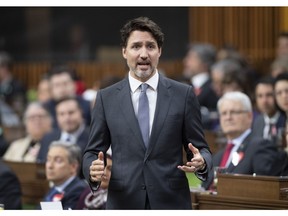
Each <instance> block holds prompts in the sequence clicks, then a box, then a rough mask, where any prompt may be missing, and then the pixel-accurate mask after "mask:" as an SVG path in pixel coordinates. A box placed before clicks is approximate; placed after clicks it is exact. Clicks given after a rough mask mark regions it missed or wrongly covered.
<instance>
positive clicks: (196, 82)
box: [191, 73, 209, 88]
mask: <svg viewBox="0 0 288 216" xmlns="http://www.w3.org/2000/svg"><path fill="white" fill-rule="evenodd" d="M208 79H209V74H208V73H199V74H197V75H195V76H193V77H192V78H191V82H192V84H193V86H194V87H195V88H200V87H201V86H202V85H203V84H204V83H205V82H206V81H207V80H208Z"/></svg>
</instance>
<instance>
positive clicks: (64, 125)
mask: <svg viewBox="0 0 288 216" xmlns="http://www.w3.org/2000/svg"><path fill="white" fill-rule="evenodd" d="M56 115H57V122H58V125H59V128H56V129H54V130H53V131H51V132H50V133H48V134H46V135H45V136H44V137H43V139H42V140H41V141H40V142H41V147H40V150H39V154H38V156H37V162H40V163H44V162H45V160H46V155H47V152H48V148H49V145H50V143H51V142H53V141H56V140H62V141H68V142H72V143H76V144H77V145H78V146H79V147H80V148H81V150H82V152H84V149H85V146H86V144H87V143H88V137H89V128H88V127H87V126H86V125H85V123H84V119H83V116H82V110H81V107H80V104H79V103H78V100H77V99H76V98H74V97H72V98H64V99H62V100H60V101H58V103H57V104H56Z"/></svg>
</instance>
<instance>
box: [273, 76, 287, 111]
mask: <svg viewBox="0 0 288 216" xmlns="http://www.w3.org/2000/svg"><path fill="white" fill-rule="evenodd" d="M274 91H275V98H276V102H277V104H278V106H279V107H280V108H281V109H282V110H283V111H284V112H286V113H287V112H288V81H286V80H279V81H277V82H276V84H275V90H274Z"/></svg>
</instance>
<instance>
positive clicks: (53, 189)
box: [44, 187, 59, 201]
mask: <svg viewBox="0 0 288 216" xmlns="http://www.w3.org/2000/svg"><path fill="white" fill-rule="evenodd" d="M58 193H59V191H58V190H57V189H56V188H55V187H53V188H52V189H51V190H50V191H49V193H48V194H47V196H46V197H45V199H44V200H45V201H53V197H54V196H55V195H56V194H58Z"/></svg>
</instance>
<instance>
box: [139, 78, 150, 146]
mask: <svg viewBox="0 0 288 216" xmlns="http://www.w3.org/2000/svg"><path fill="white" fill-rule="evenodd" d="M147 88H148V84H146V83H142V84H141V93H140V96H139V105H138V122H139V126H140V130H141V133H142V138H143V140H144V143H145V146H146V148H147V147H148V142H149V102H148V98H147V94H146V90H147Z"/></svg>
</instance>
